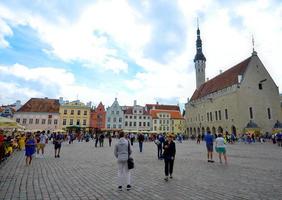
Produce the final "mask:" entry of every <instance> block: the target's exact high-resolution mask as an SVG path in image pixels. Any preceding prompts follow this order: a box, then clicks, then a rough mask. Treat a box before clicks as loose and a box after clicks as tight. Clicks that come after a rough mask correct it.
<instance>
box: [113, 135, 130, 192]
mask: <svg viewBox="0 0 282 200" xmlns="http://www.w3.org/2000/svg"><path fill="white" fill-rule="evenodd" d="M131 153H132V149H131V146H130V143H129V141H128V140H127V139H125V137H124V132H123V131H121V132H120V133H119V140H118V142H117V144H116V145H115V148H114V155H115V157H116V158H117V164H118V189H119V190H120V191H122V185H123V183H124V182H126V184H127V186H126V189H127V190H130V189H131V185H130V180H131V179H130V178H131V177H130V171H129V169H128V158H129V156H130V155H131Z"/></svg>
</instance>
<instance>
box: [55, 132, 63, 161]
mask: <svg viewBox="0 0 282 200" xmlns="http://www.w3.org/2000/svg"><path fill="white" fill-rule="evenodd" d="M62 142H63V135H62V134H60V133H57V134H56V133H55V134H54V139H53V143H54V148H55V158H60V152H61V147H62Z"/></svg>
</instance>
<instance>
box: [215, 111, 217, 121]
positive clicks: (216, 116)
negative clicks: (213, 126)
mask: <svg viewBox="0 0 282 200" xmlns="http://www.w3.org/2000/svg"><path fill="white" fill-rule="evenodd" d="M215 120H216V121H217V111H215Z"/></svg>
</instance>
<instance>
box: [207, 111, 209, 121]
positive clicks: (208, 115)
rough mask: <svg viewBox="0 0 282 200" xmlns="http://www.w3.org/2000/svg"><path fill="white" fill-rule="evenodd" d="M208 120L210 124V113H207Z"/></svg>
mask: <svg viewBox="0 0 282 200" xmlns="http://www.w3.org/2000/svg"><path fill="white" fill-rule="evenodd" d="M207 119H208V122H209V121H210V115H209V113H207Z"/></svg>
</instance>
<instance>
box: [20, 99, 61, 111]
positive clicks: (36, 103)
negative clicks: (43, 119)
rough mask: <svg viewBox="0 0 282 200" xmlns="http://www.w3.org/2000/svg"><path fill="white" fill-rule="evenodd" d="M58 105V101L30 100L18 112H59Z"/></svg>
mask: <svg viewBox="0 0 282 200" xmlns="http://www.w3.org/2000/svg"><path fill="white" fill-rule="evenodd" d="M59 109H60V103H59V100H58V99H47V98H44V99H43V98H31V99H30V100H29V101H28V102H26V103H25V104H24V105H23V106H22V107H21V108H20V109H19V110H18V112H50V113H56V112H59Z"/></svg>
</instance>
